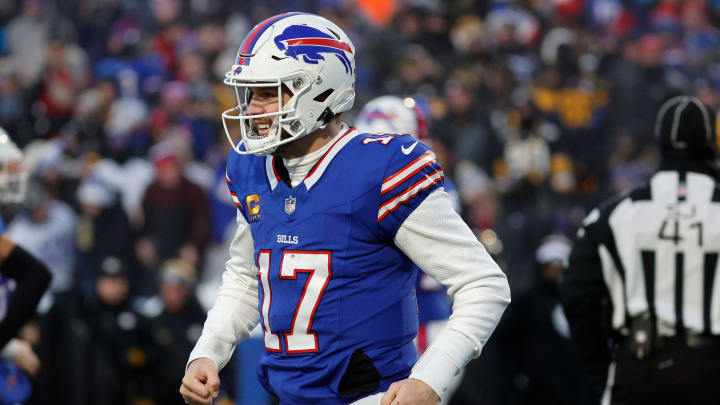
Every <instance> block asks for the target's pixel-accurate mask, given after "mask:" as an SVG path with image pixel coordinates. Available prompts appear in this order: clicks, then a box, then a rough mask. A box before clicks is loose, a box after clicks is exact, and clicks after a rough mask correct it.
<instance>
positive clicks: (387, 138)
mask: <svg viewBox="0 0 720 405" xmlns="http://www.w3.org/2000/svg"><path fill="white" fill-rule="evenodd" d="M393 139H395V136H394V135H388V136H383V137H370V136H369V137H367V138H365V139H363V140H362V144H363V145H367V144H369V143H372V142H380V143H381V144H383V145H387V144H389V143H390V141H392V140H393Z"/></svg>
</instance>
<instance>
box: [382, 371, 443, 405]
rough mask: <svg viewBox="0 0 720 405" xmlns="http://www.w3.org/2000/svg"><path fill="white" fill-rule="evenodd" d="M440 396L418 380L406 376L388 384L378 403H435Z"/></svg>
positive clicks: (401, 404) (420, 404) (429, 404)
mask: <svg viewBox="0 0 720 405" xmlns="http://www.w3.org/2000/svg"><path fill="white" fill-rule="evenodd" d="M439 403H440V397H438V395H437V394H436V393H435V391H433V389H432V388H430V386H429V385H427V384H425V383H424V382H422V381H420V380H416V379H414V378H407V379H405V380H401V381H397V382H394V383H392V384H391V385H390V388H388V390H387V392H386V393H385V395H384V396H383V397H382V401H380V405H435V404H439Z"/></svg>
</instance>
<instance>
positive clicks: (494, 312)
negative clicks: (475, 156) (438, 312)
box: [395, 190, 510, 398]
mask: <svg viewBox="0 0 720 405" xmlns="http://www.w3.org/2000/svg"><path fill="white" fill-rule="evenodd" d="M395 244H396V245H397V246H398V247H399V248H400V250H402V251H403V252H404V253H405V254H406V255H407V256H408V257H409V258H410V259H411V260H412V261H413V262H414V263H415V264H417V265H418V266H419V267H420V268H421V269H422V270H423V271H424V272H425V273H427V274H428V275H430V276H432V277H433V278H435V279H436V280H437V281H439V282H440V283H442V284H443V285H445V286H446V287H448V294H449V295H450V296H452V297H453V309H452V315H450V320H449V321H448V323H447V326H446V327H445V329H444V330H443V331H442V332H441V333H440V335H439V336H438V337H437V338H436V339H435V341H434V342H433V343H432V344H431V345H430V347H429V348H428V349H427V350H426V351H425V353H424V354H423V355H422V356H421V357H420V359H419V360H418V362H417V363H416V364H415V367H413V370H412V374H411V375H410V378H416V379H419V380H422V381H423V382H425V383H426V384H428V385H429V386H430V387H431V388H432V389H433V390H434V391H435V392H436V393H437V394H438V395H439V396H440V397H441V398H442V396H443V395H444V393H445V391H446V390H447V387H448V385H449V384H450V382H451V380H452V378H453V377H454V376H455V375H456V374H457V373H458V372H459V371H460V369H461V368H463V367H465V365H466V364H467V362H468V361H470V360H471V359H473V358H475V357H477V356H479V355H480V350H481V349H482V347H483V345H484V344H485V343H486V342H487V340H488V338H489V337H490V335H491V334H492V332H493V330H494V329H495V326H497V324H498V322H499V321H500V317H501V316H502V314H503V312H504V311H505V307H506V306H507V305H508V304H509V303H510V287H509V286H508V282H507V278H506V277H505V274H504V273H503V272H502V271H501V270H500V268H499V267H498V265H497V264H496V263H495V261H493V259H492V258H491V257H490V255H489V254H488V253H487V251H486V250H485V248H484V247H483V245H482V244H481V243H480V242H479V241H478V240H477V238H476V237H475V235H474V234H473V233H472V231H471V230H470V228H468V226H467V225H466V224H465V222H463V220H462V218H460V216H459V215H458V214H457V213H456V212H455V210H454V209H453V207H452V203H451V202H450V199H449V198H448V195H447V193H446V192H445V191H443V190H436V191H434V192H433V193H431V194H430V195H429V196H428V197H427V198H426V199H425V201H423V202H422V203H421V204H420V205H419V206H418V207H417V208H416V209H415V211H413V212H412V214H410V216H408V218H407V219H406V220H405V222H404V223H403V224H402V226H401V227H400V229H399V230H398V232H397V234H396V235H395Z"/></svg>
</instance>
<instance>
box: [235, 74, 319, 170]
mask: <svg viewBox="0 0 720 405" xmlns="http://www.w3.org/2000/svg"><path fill="white" fill-rule="evenodd" d="M231 72H232V71H231ZM224 83H225V84H227V85H229V86H232V87H233V89H234V91H235V97H236V99H237V101H238V105H237V106H235V107H233V108H230V109H228V110H226V111H224V112H223V113H222V121H223V127H224V128H225V135H226V136H227V137H228V140H229V141H230V143H231V144H232V145H233V149H234V150H235V152H237V153H239V154H241V155H246V154H255V155H261V156H263V155H270V154H272V153H273V152H275V150H277V148H278V147H279V146H280V145H284V144H286V143H290V142H292V141H294V140H296V139H297V138H300V137H302V136H304V135H307V134H308V132H309V131H308V130H307V129H308V128H307V127H306V125H305V123H304V122H303V120H301V119H299V117H298V116H297V114H296V110H297V109H296V107H297V103H298V100H299V99H300V97H301V96H302V95H303V94H305V93H307V92H308V91H309V90H310V88H311V87H312V85H313V81H312V80H311V79H310V78H309V77H308V75H307V74H303V73H302V72H299V73H296V74H293V75H288V76H286V77H284V78H281V79H278V80H275V81H272V80H268V81H264V80H263V81H253V82H249V81H243V80H240V79H238V78H236V77H233V75H232V73H228V74H226V75H225V80H224ZM267 87H275V88H276V89H277V104H278V106H277V111H276V112H270V113H264V114H253V115H248V114H247V111H248V108H249V106H250V101H251V99H252V89H254V88H267ZM283 88H285V89H287V90H285V91H289V92H290V94H291V97H290V99H289V100H288V101H287V103H285V104H284V105H283V91H284V90H283ZM267 117H272V118H273V120H272V124H271V125H270V130H269V132H268V133H267V134H266V135H259V134H258V133H257V131H256V128H255V125H254V120H257V119H261V118H267ZM233 121H234V122H233ZM235 125H237V126H235ZM233 127H234V128H233ZM233 129H236V130H237V129H239V132H240V140H239V142H238V141H237V140H234V139H233V137H232V135H231V132H232V131H233ZM241 145H243V146H244V148H242V149H241V148H240V146H241Z"/></svg>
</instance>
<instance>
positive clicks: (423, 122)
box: [355, 96, 461, 354]
mask: <svg viewBox="0 0 720 405" xmlns="http://www.w3.org/2000/svg"><path fill="white" fill-rule="evenodd" d="M355 128H357V130H358V131H360V132H362V133H369V134H386V133H387V134H410V135H412V136H413V137H415V138H417V139H419V140H420V142H422V143H424V144H425V145H426V146H428V147H430V148H432V143H431V140H430V136H429V133H428V122H427V115H426V114H425V112H424V111H423V110H422V108H421V106H420V105H419V103H418V101H417V100H416V99H413V98H410V97H407V98H405V99H401V98H400V97H396V96H380V97H377V98H374V99H372V100H370V101H369V102H368V103H367V104H365V106H364V107H363V108H362V109H361V110H360V113H359V114H358V117H357V120H356V121H355ZM443 181H444V188H445V192H447V193H448V196H449V197H450V199H451V201H452V203H453V208H455V211H456V212H457V213H458V214H460V213H461V211H460V209H461V208H460V201H459V199H458V198H457V190H456V188H455V186H454V185H453V183H452V182H451V181H450V179H449V178H447V177H446V178H445V179H444V180H443ZM415 269H416V270H417V271H418V273H417V281H416V283H415V291H416V293H417V301H418V310H419V313H418V320H419V321H420V325H419V327H418V336H417V338H416V339H415V344H416V345H417V348H418V353H420V354H422V353H423V352H424V351H425V349H427V347H428V345H429V344H430V343H431V342H432V341H433V339H434V338H435V336H437V334H438V333H439V332H440V331H441V330H442V329H443V328H444V327H445V324H446V323H447V319H448V317H449V316H450V302H449V301H448V299H447V289H446V288H444V287H443V285H442V284H440V283H438V282H437V281H435V279H433V278H432V277H430V276H428V275H427V274H425V273H423V272H422V270H420V269H419V268H418V267H417V266H415Z"/></svg>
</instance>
